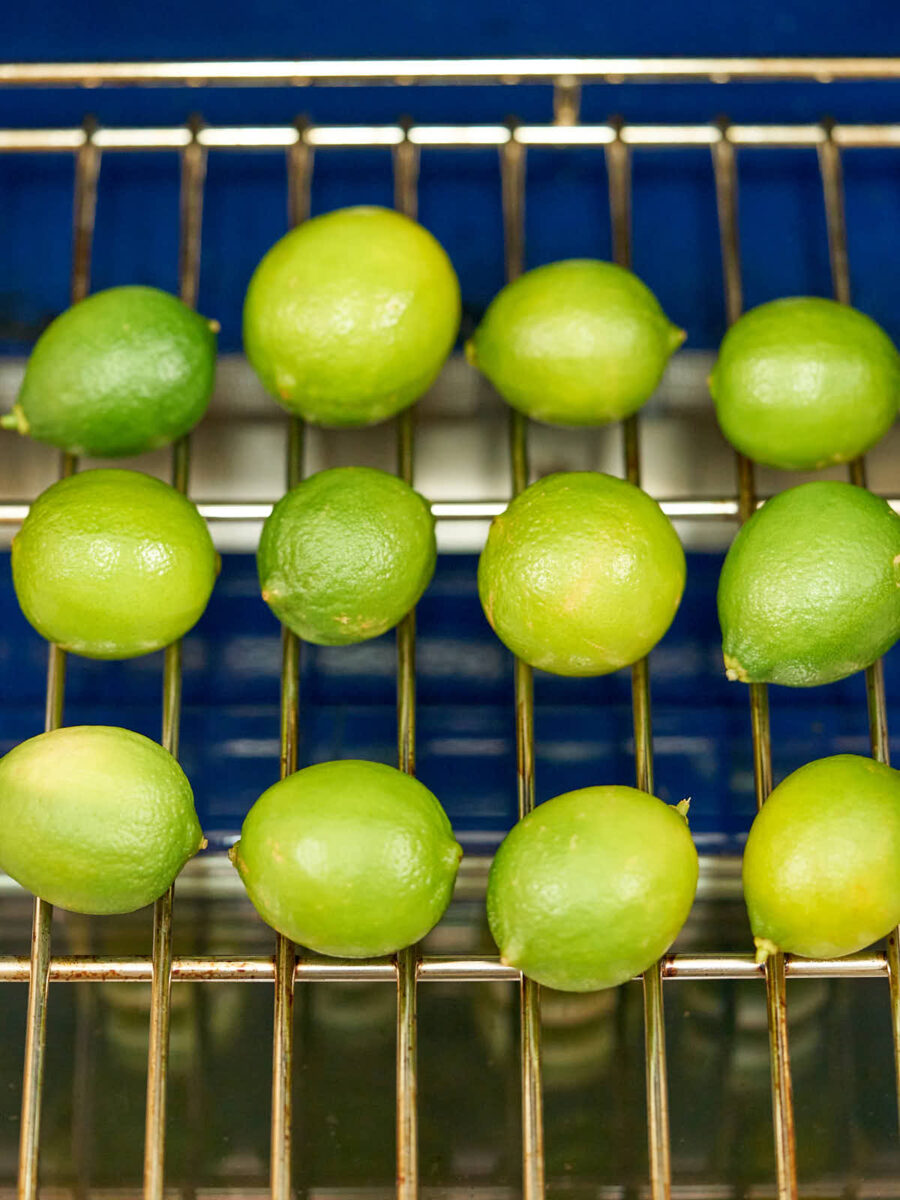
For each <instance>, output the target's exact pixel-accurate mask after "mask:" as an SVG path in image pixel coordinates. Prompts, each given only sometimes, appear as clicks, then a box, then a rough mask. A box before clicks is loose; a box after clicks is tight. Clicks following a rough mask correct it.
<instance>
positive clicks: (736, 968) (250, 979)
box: [0, 951, 889, 984]
mask: <svg viewBox="0 0 900 1200" xmlns="http://www.w3.org/2000/svg"><path fill="white" fill-rule="evenodd" d="M888 957H889V956H888V955H887V954H885V953H883V952H881V953H879V952H874V951H873V952H867V953H862V954H851V955H850V956H849V957H848V958H821V959H820V958H792V957H791V956H790V955H786V956H785V975H786V976H787V977H788V979H886V978H887V977H888V972H889V968H888ZM30 964H31V959H30V958H28V957H25V956H10V957H4V956H0V983H28V980H29V971H30ZM275 974H276V965H275V960H274V959H273V957H272V956H271V955H270V956H269V957H251V958H229V957H227V956H225V955H221V956H219V955H217V956H215V957H211V958H199V957H189V956H183V955H176V956H175V957H174V958H173V959H172V981H173V982H174V983H213V982H222V983H268V984H271V983H273V982H274V980H275ZM764 975H765V971H764V969H763V966H762V964H761V963H758V962H756V960H755V958H754V956H753V955H752V954H749V953H747V954H738V953H735V954H667V955H666V956H665V958H663V960H662V978H663V980H664V981H665V980H682V979H743V980H748V979H756V980H759V979H762V978H763V977H764ZM152 978H153V967H152V959H151V958H150V957H149V955H144V956H143V957H136V958H115V957H107V956H104V957H92V956H89V955H88V956H86V955H54V956H53V957H52V958H51V959H50V960H49V981H50V983H91V982H93V983H149V982H150V981H151V979H152ZM418 978H419V981H420V982H422V983H475V982H478V981H482V982H487V981H490V980H495V981H497V980H504V981H506V982H509V983H513V982H518V981H519V980H520V979H521V978H522V975H521V972H520V971H518V970H516V968H515V967H507V966H504V964H503V963H501V962H500V959H499V958H497V957H488V956H478V955H471V956H470V955H459V956H455V957H449V958H447V957H442V956H439V955H427V956H425V957H423V958H422V959H420V961H419V970H418ZM366 980H368V981H369V982H373V983H374V982H382V983H394V984H395V983H396V981H397V968H396V964H395V963H393V962H392V961H391V960H390V959H377V960H365V959H355V958H354V959H340V958H317V957H314V956H312V955H304V956H303V957H302V958H301V959H298V961H297V962H296V964H295V966H294V982H295V983H350V982H363V981H366Z"/></svg>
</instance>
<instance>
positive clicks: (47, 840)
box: [0, 725, 204, 913]
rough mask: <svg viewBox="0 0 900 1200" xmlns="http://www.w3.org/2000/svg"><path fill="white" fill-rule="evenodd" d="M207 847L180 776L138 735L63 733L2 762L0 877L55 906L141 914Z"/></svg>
mask: <svg viewBox="0 0 900 1200" xmlns="http://www.w3.org/2000/svg"><path fill="white" fill-rule="evenodd" d="M203 844H204V843H203V834H202V833H201V832H200V825H199V822H198V821H197V814H196V812H195V811H194V795H193V792H192V791H191V785H190V784H189V783H188V781H187V779H186V778H185V774H184V772H183V771H182V769H181V767H180V766H179V765H178V763H177V762H176V761H175V759H174V758H173V757H172V755H171V754H169V752H168V751H167V750H164V749H163V748H162V746H160V745H157V743H156V742H151V741H150V739H149V738H145V737H142V736H141V735H140V734H139V733H132V732H131V730H130V729H116V728H114V727H111V726H108V725H73V726H70V727H68V728H64V729H54V730H53V732H52V733H42V734H39V735H38V737H33V738H29V740H28V741H27V742H22V744H21V745H20V746H16V747H15V749H14V750H10V752H9V754H7V755H6V756H5V757H4V758H2V759H0V869H2V870H4V871H6V873H7V874H8V875H11V876H12V878H13V879H15V880H16V881H17V882H18V883H20V884H22V886H23V887H26V888H28V890H29V891H31V892H34V894H35V895H36V896H40V897H41V899H42V900H46V901H47V902H48V903H50V904H55V905H58V906H59V907H60V908H67V909H69V910H70V911H71V912H79V913H126V912H133V911H134V910H135V909H136V908H143V907H144V905H145V904H150V903H152V901H154V900H157V899H158V898H159V897H160V896H162V895H163V893H164V892H166V891H167V890H168V888H169V886H170V884H171V883H172V882H173V880H174V879H175V877H176V875H177V874H178V873H179V871H180V870H181V868H182V867H183V866H184V864H185V863H186V862H187V860H188V859H189V858H192V857H193V856H194V855H195V854H196V853H197V851H198V850H199V849H200V848H201V846H202V845H203Z"/></svg>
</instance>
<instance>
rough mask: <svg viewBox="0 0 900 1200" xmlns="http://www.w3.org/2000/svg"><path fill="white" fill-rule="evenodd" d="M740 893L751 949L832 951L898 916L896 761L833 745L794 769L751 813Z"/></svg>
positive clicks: (831, 954)
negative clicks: (835, 749) (835, 750)
mask: <svg viewBox="0 0 900 1200" xmlns="http://www.w3.org/2000/svg"><path fill="white" fill-rule="evenodd" d="M744 898H745V900H746V901H747V910H748V912H749V914H750V925H751V927H752V929H753V933H754V935H755V938H756V943H757V947H758V950H759V956H760V957H761V958H762V957H765V956H766V955H767V954H770V953H772V952H773V951H775V950H785V951H789V952H790V953H792V954H803V955H805V956H806V957H808V958H836V957H838V956H839V955H841V954H851V953H853V951H855V950H861V949H862V948H863V947H864V946H869V945H871V944H872V942H876V941H878V939H879V938H882V937H884V936H885V935H886V934H887V933H889V932H890V931H891V929H893V928H894V926H895V925H897V924H898V922H900V771H894V770H892V769H891V767H887V766H884V765H883V764H882V763H877V762H873V760H872V759H871V758H861V757H859V756H858V755H856V754H837V755H835V756H834V757H833V758H820V759H818V760H817V761H816V762H811V763H807V765H806V766H805V767H801V768H800V769H799V771H794V773H793V774H792V775H789V776H788V777H787V779H785V780H784V781H783V782H782V783H780V784H779V785H778V787H777V788H775V790H774V791H773V792H772V794H771V796H769V799H768V800H767V801H766V802H765V804H764V805H763V806H762V808H761V809H760V811H759V812H758V813H757V816H756V819H755V820H754V822H753V827H752V828H751V830H750V835H749V837H748V838H747V846H746V848H745V850H744Z"/></svg>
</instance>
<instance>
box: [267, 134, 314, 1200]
mask: <svg viewBox="0 0 900 1200" xmlns="http://www.w3.org/2000/svg"><path fill="white" fill-rule="evenodd" d="M304 128H305V126H304V123H303V122H302V121H300V120H298V121H297V131H298V140H297V142H296V143H295V144H294V145H292V146H290V147H289V149H288V151H287V163H286V166H287V185H288V193H287V195H288V203H287V216H288V224H289V226H290V227H291V228H295V227H296V226H297V225H300V224H301V223H302V222H303V221H305V220H306V219H307V217H308V216H309V206H310V188H311V185H312V169H313V154H312V150H311V149H310V147H309V146H308V144H307V142H306V139H305V137H304ZM303 446H304V424H303V422H302V421H301V420H300V418H299V417H290V418H288V426H287V444H286V452H285V486H286V488H287V490H288V491H290V489H291V488H293V487H296V486H297V484H298V483H299V482H300V480H301V479H302V478H303ZM299 710H300V639H299V638H298V637H297V635H296V634H295V633H293V632H292V631H291V630H290V629H288V627H287V626H286V625H282V627H281V753H280V763H279V766H280V778H282V779H285V778H287V776H288V775H292V774H293V773H294V771H296V770H297V761H298V751H299V744H298V743H299V733H300V729H299ZM274 967H275V977H274V982H275V996H274V1009H273V1014H272V1110H271V1139H270V1148H269V1188H270V1192H271V1195H272V1198H273V1200H289V1198H290V1196H291V1175H292V1149H293V1083H294V985H295V982H296V973H297V950H296V947H295V946H294V944H293V942H292V941H291V940H290V939H289V938H286V937H284V935H283V934H280V933H279V934H276V937H275V962H274Z"/></svg>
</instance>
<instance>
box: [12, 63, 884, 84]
mask: <svg viewBox="0 0 900 1200" xmlns="http://www.w3.org/2000/svg"><path fill="white" fill-rule="evenodd" d="M745 79H769V80H772V79H808V80H813V81H815V82H818V83H830V82H832V81H834V80H838V79H900V59H898V58H891V57H871V58H846V57H838V56H831V57H829V56H825V57H810V58H797V57H791V58H739V57H712V58H578V57H567V58H446V59H430V58H396V59H325V60H318V59H313V60H304V59H279V60H275V61H270V62H247V61H240V60H227V61H209V62H204V61H203V60H199V61H196V62H95V63H91V62H78V63H7V64H3V65H0V86H16V87H26V86H31V87H33V86H59V85H66V86H69V87H73V86H74V87H86V88H92V87H101V86H103V85H105V84H112V85H119V86H121V85H123V84H139V85H157V86H164V87H176V86H186V87H206V86H213V85H222V86H231V85H235V84H241V85H256V86H265V87H303V86H307V85H311V84H324V85H327V84H331V85H346V84H359V83H384V84H394V85H397V84H400V85H410V84H414V83H419V84H421V83H439V84H467V83H485V84H503V85H506V86H512V85H514V84H517V83H532V82H533V83H548V84H559V83H562V84H563V85H570V84H571V82H572V81H580V82H583V83H589V82H598V83H622V82H624V81H625V80H640V81H641V82H644V83H652V82H656V81H665V80H670V81H671V80H680V81H685V80H697V81H700V82H704V81H705V82H710V83H729V82H732V81H738V80H745Z"/></svg>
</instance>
